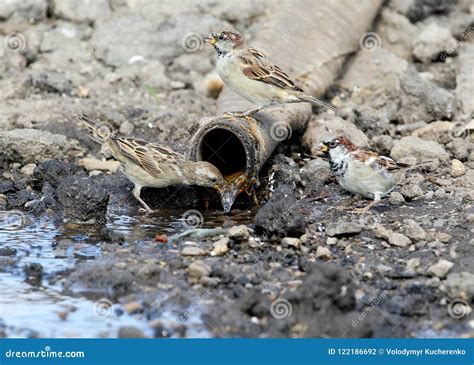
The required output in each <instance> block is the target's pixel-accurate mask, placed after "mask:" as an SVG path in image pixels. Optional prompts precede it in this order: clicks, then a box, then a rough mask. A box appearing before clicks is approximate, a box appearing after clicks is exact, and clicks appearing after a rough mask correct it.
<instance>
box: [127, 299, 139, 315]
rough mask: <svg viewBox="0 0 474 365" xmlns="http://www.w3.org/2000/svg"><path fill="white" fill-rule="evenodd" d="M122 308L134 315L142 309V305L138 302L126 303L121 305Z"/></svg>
mask: <svg viewBox="0 0 474 365" xmlns="http://www.w3.org/2000/svg"><path fill="white" fill-rule="evenodd" d="M123 308H124V309H125V310H126V311H127V312H128V313H129V314H132V313H136V312H138V311H140V310H141V309H142V305H141V303H140V302H137V301H134V302H130V303H126V304H124V305H123Z"/></svg>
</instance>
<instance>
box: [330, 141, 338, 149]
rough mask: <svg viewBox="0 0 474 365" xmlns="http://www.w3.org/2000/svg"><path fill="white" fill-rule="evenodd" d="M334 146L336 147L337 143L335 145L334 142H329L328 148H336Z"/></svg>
mask: <svg viewBox="0 0 474 365" xmlns="http://www.w3.org/2000/svg"><path fill="white" fill-rule="evenodd" d="M336 146H337V143H336V142H334V141H333V142H329V147H330V148H336Z"/></svg>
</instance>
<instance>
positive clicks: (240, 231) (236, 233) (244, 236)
mask: <svg viewBox="0 0 474 365" xmlns="http://www.w3.org/2000/svg"><path fill="white" fill-rule="evenodd" d="M250 233H251V230H250V228H249V227H247V226H245V225H243V224H242V225H240V226H233V227H230V229H229V232H228V233H227V235H228V236H229V238H232V239H233V240H236V241H245V240H248V239H249V238H250Z"/></svg>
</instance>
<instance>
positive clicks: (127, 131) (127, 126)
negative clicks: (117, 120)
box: [119, 122, 135, 136]
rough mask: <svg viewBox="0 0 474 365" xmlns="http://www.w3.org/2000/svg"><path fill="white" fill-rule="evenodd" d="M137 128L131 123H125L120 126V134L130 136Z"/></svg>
mask: <svg viewBox="0 0 474 365" xmlns="http://www.w3.org/2000/svg"><path fill="white" fill-rule="evenodd" d="M134 128H135V127H134V126H133V124H132V123H130V122H123V123H122V124H120V129H119V131H120V134H122V135H124V136H130V135H131V134H132V133H133V129H134Z"/></svg>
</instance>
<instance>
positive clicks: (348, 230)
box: [326, 222, 362, 237]
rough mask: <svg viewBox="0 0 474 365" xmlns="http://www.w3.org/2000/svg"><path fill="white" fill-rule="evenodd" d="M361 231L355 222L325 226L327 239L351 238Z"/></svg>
mask: <svg viewBox="0 0 474 365" xmlns="http://www.w3.org/2000/svg"><path fill="white" fill-rule="evenodd" d="M361 230H362V228H361V226H360V225H359V224H358V223H355V222H342V223H330V224H328V225H327V226H326V234H327V235H328V236H329V237H339V236H353V235H356V234H358V233H360V232H361Z"/></svg>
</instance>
